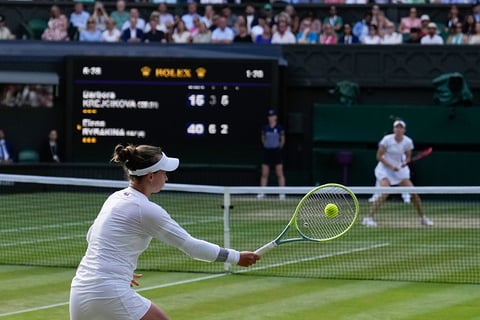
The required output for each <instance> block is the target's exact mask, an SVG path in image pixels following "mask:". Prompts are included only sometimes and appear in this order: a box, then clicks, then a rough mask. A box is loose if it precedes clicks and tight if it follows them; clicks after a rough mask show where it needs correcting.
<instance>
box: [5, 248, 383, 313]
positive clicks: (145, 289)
mask: <svg viewBox="0 0 480 320" xmlns="http://www.w3.org/2000/svg"><path fill="white" fill-rule="evenodd" d="M389 245H390V244H389V243H380V244H376V245H371V246H368V247H363V248H356V249H351V250H345V251H339V252H333V253H329V254H323V255H320V256H315V257H310V258H304V259H298V260H291V261H286V262H282V263H275V264H270V265H266V266H261V267H253V268H250V269H245V270H241V271H238V272H235V273H245V272H249V271H255V270H264V269H268V268H275V267H279V266H285V265H290V264H295V263H299V262H305V261H312V260H316V259H324V258H329V257H334V256H338V255H344V254H349V253H355V252H361V251H367V250H371V249H376V248H381V247H386V246H389ZM227 275H231V273H230V272H227V273H218V274H211V275H208V276H202V277H199V278H193V279H187V280H181V281H175V282H170V283H164V284H159V285H156V286H151V287H146V288H141V289H137V291H138V292H141V291H147V290H154V289H159V288H166V287H173V286H177V285H181V284H186V283H192V282H198V281H203V280H209V279H215V278H220V277H224V276H227ZM68 304H69V302H68V301H67V302H60V303H55V304H50V305H46V306H41V307H35V308H29V309H23V310H18V311H12V312H6V313H0V317H6V316H11V315H15V314H21V313H27V312H33V311H39V310H44V309H50V308H56V307H62V306H65V305H68Z"/></svg>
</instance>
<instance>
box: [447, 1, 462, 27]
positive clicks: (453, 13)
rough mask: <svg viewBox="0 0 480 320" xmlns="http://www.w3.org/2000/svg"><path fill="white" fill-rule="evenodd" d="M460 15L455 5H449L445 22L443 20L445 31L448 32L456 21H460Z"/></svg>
mask: <svg viewBox="0 0 480 320" xmlns="http://www.w3.org/2000/svg"><path fill="white" fill-rule="evenodd" d="M462 20H463V19H462V16H461V15H460V11H459V10H458V7H457V6H456V5H453V6H451V7H450V10H449V11H448V18H447V22H445V30H444V31H445V32H447V33H448V32H450V31H451V30H452V29H455V25H456V24H457V23H462Z"/></svg>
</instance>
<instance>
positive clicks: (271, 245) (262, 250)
mask: <svg viewBox="0 0 480 320" xmlns="http://www.w3.org/2000/svg"><path fill="white" fill-rule="evenodd" d="M276 246H277V243H276V242H275V241H272V242H269V243H267V244H266V245H264V246H263V247H260V248H258V249H257V250H255V253H256V254H258V255H259V256H262V255H263V254H264V253H265V252H267V251H270V250H272V249H273V248H275V247H276Z"/></svg>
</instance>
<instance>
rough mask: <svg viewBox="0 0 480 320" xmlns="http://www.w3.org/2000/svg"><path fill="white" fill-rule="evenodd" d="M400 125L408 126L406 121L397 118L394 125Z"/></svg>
mask: <svg viewBox="0 0 480 320" xmlns="http://www.w3.org/2000/svg"><path fill="white" fill-rule="evenodd" d="M398 125H400V126H402V127H404V128H406V127H407V125H406V124H405V122H404V121H402V120H395V121H394V122H393V127H394V128H395V127H396V126H398Z"/></svg>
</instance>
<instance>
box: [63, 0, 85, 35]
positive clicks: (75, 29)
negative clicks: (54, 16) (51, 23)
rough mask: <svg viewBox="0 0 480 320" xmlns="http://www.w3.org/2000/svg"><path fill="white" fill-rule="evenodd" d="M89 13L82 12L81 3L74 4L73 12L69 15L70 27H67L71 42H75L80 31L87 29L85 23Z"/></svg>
mask: <svg viewBox="0 0 480 320" xmlns="http://www.w3.org/2000/svg"><path fill="white" fill-rule="evenodd" d="M88 18H90V13H88V12H87V11H85V10H84V6H83V3H82V2H75V5H74V7H73V12H72V13H71V14H70V25H69V27H68V36H69V38H70V39H72V40H77V39H78V36H79V34H80V31H82V30H83V29H85V28H86V27H87V21H88Z"/></svg>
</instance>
